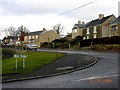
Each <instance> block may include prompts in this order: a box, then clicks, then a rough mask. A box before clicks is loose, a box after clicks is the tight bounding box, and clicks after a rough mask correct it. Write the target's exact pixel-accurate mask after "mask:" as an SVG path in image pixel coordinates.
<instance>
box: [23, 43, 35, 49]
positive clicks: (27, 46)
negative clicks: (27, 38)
mask: <svg viewBox="0 0 120 90" xmlns="http://www.w3.org/2000/svg"><path fill="white" fill-rule="evenodd" d="M24 49H28V50H37V45H36V44H26V45H25V47H24Z"/></svg>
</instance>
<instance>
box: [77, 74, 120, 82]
mask: <svg viewBox="0 0 120 90" xmlns="http://www.w3.org/2000/svg"><path fill="white" fill-rule="evenodd" d="M119 75H120V74H117V75H109V76H101V77H100V76H93V77H88V78H83V79H80V80H75V81H84V80H92V79H100V78H108V77H117V76H119Z"/></svg>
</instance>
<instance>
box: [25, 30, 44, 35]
mask: <svg viewBox="0 0 120 90" xmlns="http://www.w3.org/2000/svg"><path fill="white" fill-rule="evenodd" d="M42 32H43V31H35V32H30V33H28V34H26V36H31V35H39V34H41V33H42Z"/></svg>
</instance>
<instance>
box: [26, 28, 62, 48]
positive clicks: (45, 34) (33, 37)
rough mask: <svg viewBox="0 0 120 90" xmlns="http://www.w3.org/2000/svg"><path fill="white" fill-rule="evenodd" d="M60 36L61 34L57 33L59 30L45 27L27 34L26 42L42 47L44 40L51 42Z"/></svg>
mask: <svg viewBox="0 0 120 90" xmlns="http://www.w3.org/2000/svg"><path fill="white" fill-rule="evenodd" d="M59 38H60V36H59V34H57V32H55V31H53V30H49V31H47V30H46V29H45V28H43V30H42V31H35V32H30V33H28V34H26V36H25V38H24V44H29V43H34V44H36V45H37V46H38V47H41V45H42V44H43V43H44V42H47V43H50V42H52V41H53V40H55V39H59Z"/></svg>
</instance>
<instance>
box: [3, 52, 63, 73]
mask: <svg viewBox="0 0 120 90" xmlns="http://www.w3.org/2000/svg"><path fill="white" fill-rule="evenodd" d="M26 55H28V57H27V58H26V65H25V67H26V68H25V69H23V68H22V58H18V69H15V62H16V59H15V58H14V57H12V58H8V59H3V60H2V74H3V75H5V74H13V73H29V72H32V71H34V70H36V69H38V68H40V67H42V66H43V65H46V64H49V63H51V62H53V61H54V60H57V59H58V58H60V57H63V56H64V54H62V53H57V57H56V53H52V52H32V51H27V52H26Z"/></svg>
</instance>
